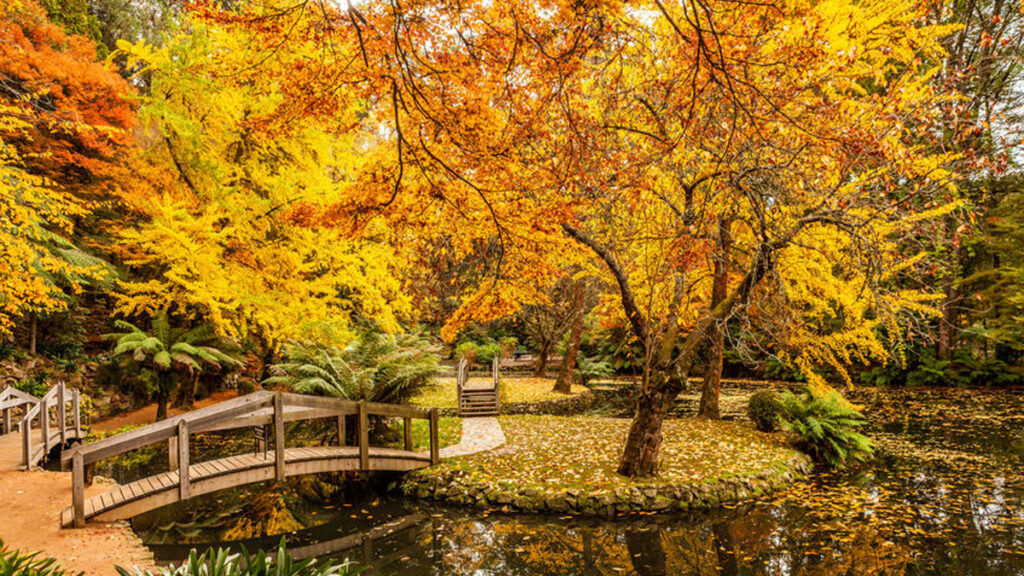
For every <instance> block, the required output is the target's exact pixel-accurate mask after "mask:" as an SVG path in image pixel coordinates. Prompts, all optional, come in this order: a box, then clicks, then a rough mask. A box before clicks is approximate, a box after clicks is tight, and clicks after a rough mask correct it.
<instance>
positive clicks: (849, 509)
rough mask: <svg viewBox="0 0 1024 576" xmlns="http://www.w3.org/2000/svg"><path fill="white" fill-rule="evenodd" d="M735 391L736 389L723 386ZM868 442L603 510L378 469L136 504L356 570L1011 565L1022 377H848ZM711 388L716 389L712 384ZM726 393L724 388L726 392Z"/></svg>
mask: <svg viewBox="0 0 1024 576" xmlns="http://www.w3.org/2000/svg"><path fill="white" fill-rule="evenodd" d="M726 394H730V395H732V396H733V398H732V400H731V403H732V404H734V405H737V406H739V405H742V403H743V402H742V397H743V396H744V395H749V390H742V389H732V390H728V391H726ZM852 396H854V397H855V399H856V400H857V401H858V402H860V403H862V404H863V405H864V406H865V412H866V413H867V414H868V415H869V418H870V419H871V420H872V430H871V433H872V436H873V437H874V438H875V439H876V441H877V443H878V446H879V456H878V457H877V458H876V459H875V460H873V461H872V462H871V463H869V464H866V465H862V466H860V467H858V468H856V469H854V470H851V471H848V472H844V473H832V474H824V475H816V476H815V477H814V478H813V479H812V480H811V481H808V482H804V483H800V484H798V485H796V486H795V487H794V488H792V489H791V490H789V491H787V492H785V493H783V494H779V495H776V496H773V497H770V498H766V499H763V500H760V501H756V502H753V503H750V504H745V505H742V506H737V507H727V508H722V509H718V510H712V511H706V512H695V513H690V514H681V515H680V514H675V515H633V516H625V517H620V518H614V519H592V518H576V517H556V516H542V515H507V514H502V513H501V512H500V511H490V512H484V511H477V510H462V509H453V508H442V507H437V506H432V505H427V504H424V503H421V502H417V501H411V500H406V499H403V498H401V497H398V496H395V495H394V494H388V493H386V485H387V484H388V483H389V482H391V481H392V480H393V478H392V477H377V478H375V479H374V482H372V484H370V485H366V486H358V485H356V484H357V483H353V482H349V483H348V484H347V485H346V488H345V489H338V488H336V487H334V485H333V484H331V483H329V482H324V481H322V479H316V478H308V479H297V480H294V481H290V482H289V483H288V484H287V485H286V486H284V487H278V488H276V489H275V488H272V487H268V486H255V487H249V488H246V489H238V490H232V491H226V492H222V493H219V494H215V495H210V496H207V497H204V498H201V499H196V500H194V501H190V502H186V503H182V504H178V505H175V506H171V507H167V508H165V509H162V510H158V511H155V512H152V513H150V514H147V515H144V516H140V517H137V518H136V519H135V520H134V521H133V525H134V527H135V529H136V530H137V531H138V533H139V534H140V535H141V536H142V538H143V539H144V540H145V541H146V542H147V543H148V544H149V545H150V546H151V548H152V549H153V551H154V553H155V555H156V556H157V558H158V560H162V561H176V560H180V559H181V558H183V557H184V556H185V555H187V553H188V550H189V548H192V547H196V548H202V547H205V546H207V545H211V544H221V543H223V542H224V541H225V540H230V541H232V545H236V546H237V545H239V544H244V545H245V546H246V547H247V548H248V549H250V550H251V549H255V548H260V547H262V548H265V549H266V548H270V547H273V546H275V545H276V542H277V540H278V539H279V538H280V537H279V536H271V537H254V536H257V535H258V534H262V533H275V534H281V533H285V534H287V537H288V542H289V547H290V548H291V549H292V550H293V551H294V552H297V553H299V554H302V555H306V554H308V555H315V556H319V557H323V558H332V559H344V558H350V559H352V560H353V561H355V562H357V563H360V564H363V565H367V566H369V567H370V570H369V571H368V572H367V573H369V574H382V575H385V574H402V575H403V576H416V575H428V574H430V575H446V574H456V575H460V574H467V575H468V574H474V575H486V574H495V575H497V574H522V575H527V574H529V575H543V574H551V575H556V574H557V575H572V574H579V575H590V574H595V575H596V574H636V575H639V576H645V575H662V574H664V575H668V574H685V575H704V574H709V575H710V574H716V575H717V574H724V575H827V574H836V575H852V576H860V575H879V574H911V575H947V574H971V575H992V576H1019V575H1022V574H1024V390H1015V391H1007V390H1002V391H995V390H991V391H990V390H959V389H917V390H911V391H889V392H884V391H874V390H868V391H864V390H859V391H856V393H854V394H852ZM724 400H725V399H724ZM729 403H730V401H729V400H725V401H724V402H723V404H729Z"/></svg>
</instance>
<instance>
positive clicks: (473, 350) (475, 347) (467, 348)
mask: <svg viewBox="0 0 1024 576" xmlns="http://www.w3.org/2000/svg"><path fill="white" fill-rule="evenodd" d="M500 353H501V344H499V343H497V342H495V341H494V340H489V341H487V342H485V343H483V344H479V343H477V342H463V343H462V344H459V345H458V346H456V347H455V355H456V356H457V357H459V358H465V359H466V360H468V361H469V363H470V364H481V365H484V366H490V365H491V362H494V357H495V356H497V355H498V354H500Z"/></svg>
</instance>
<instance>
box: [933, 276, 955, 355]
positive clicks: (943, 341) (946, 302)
mask: <svg viewBox="0 0 1024 576" xmlns="http://www.w3.org/2000/svg"><path fill="white" fill-rule="evenodd" d="M942 291H943V292H944V293H945V296H943V297H942V303H941V304H940V305H939V307H940V310H941V312H942V317H941V318H939V339H938V342H937V346H936V350H935V353H936V354H935V355H936V356H938V358H939V359H940V360H949V357H950V355H951V352H952V350H953V329H954V328H955V327H956V288H954V287H953V278H952V277H947V278H946V279H945V280H943V281H942Z"/></svg>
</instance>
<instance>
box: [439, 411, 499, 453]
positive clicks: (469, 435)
mask: <svg viewBox="0 0 1024 576" xmlns="http://www.w3.org/2000/svg"><path fill="white" fill-rule="evenodd" d="M504 443H505V431H504V430H502V429H501V423H499V422H498V419H497V418H495V417H493V416H491V417H486V418H463V419H462V439H461V440H460V441H459V443H458V444H453V445H451V446H448V447H447V448H442V449H441V457H442V458H454V457H456V456H466V455H468V454H476V453H477V452H486V451H487V450H494V449H495V448H497V447H499V446H501V445H502V444H504Z"/></svg>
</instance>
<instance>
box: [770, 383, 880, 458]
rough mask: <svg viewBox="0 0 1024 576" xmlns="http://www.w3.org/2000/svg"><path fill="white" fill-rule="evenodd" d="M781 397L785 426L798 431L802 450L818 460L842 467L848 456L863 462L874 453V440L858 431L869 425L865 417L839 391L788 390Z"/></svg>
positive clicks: (796, 432)
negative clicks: (796, 391) (822, 392)
mask: <svg viewBox="0 0 1024 576" xmlns="http://www.w3.org/2000/svg"><path fill="white" fill-rule="evenodd" d="M779 400H780V402H781V404H782V414H781V416H780V419H781V423H782V427H783V429H785V430H787V431H789V432H793V433H794V434H796V435H797V436H798V437H799V439H800V447H801V449H802V450H804V451H805V452H807V453H808V454H810V455H811V456H812V457H813V458H814V459H815V460H817V461H818V462H821V463H823V464H827V465H829V466H832V467H835V468H843V467H845V466H846V462H847V461H848V460H849V459H853V460H859V461H863V460H866V459H867V457H868V456H870V455H871V454H873V453H874V445H873V444H872V442H871V439H870V438H868V437H867V436H865V435H863V434H861V433H859V432H857V431H856V429H857V428H860V427H861V426H864V425H865V424H866V421H865V420H864V416H863V415H862V414H861V413H860V412H858V411H856V410H854V409H853V408H852V407H851V406H850V405H849V403H848V402H847V401H846V400H845V399H844V398H843V396H842V395H841V394H840V393H839V392H836V391H834V390H833V391H831V392H829V393H827V394H825V395H815V394H814V393H813V392H811V391H810V390H805V391H803V392H802V393H799V394H794V393H793V392H789V391H787V392H784V393H783V394H782V395H781V396H780V397H779Z"/></svg>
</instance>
